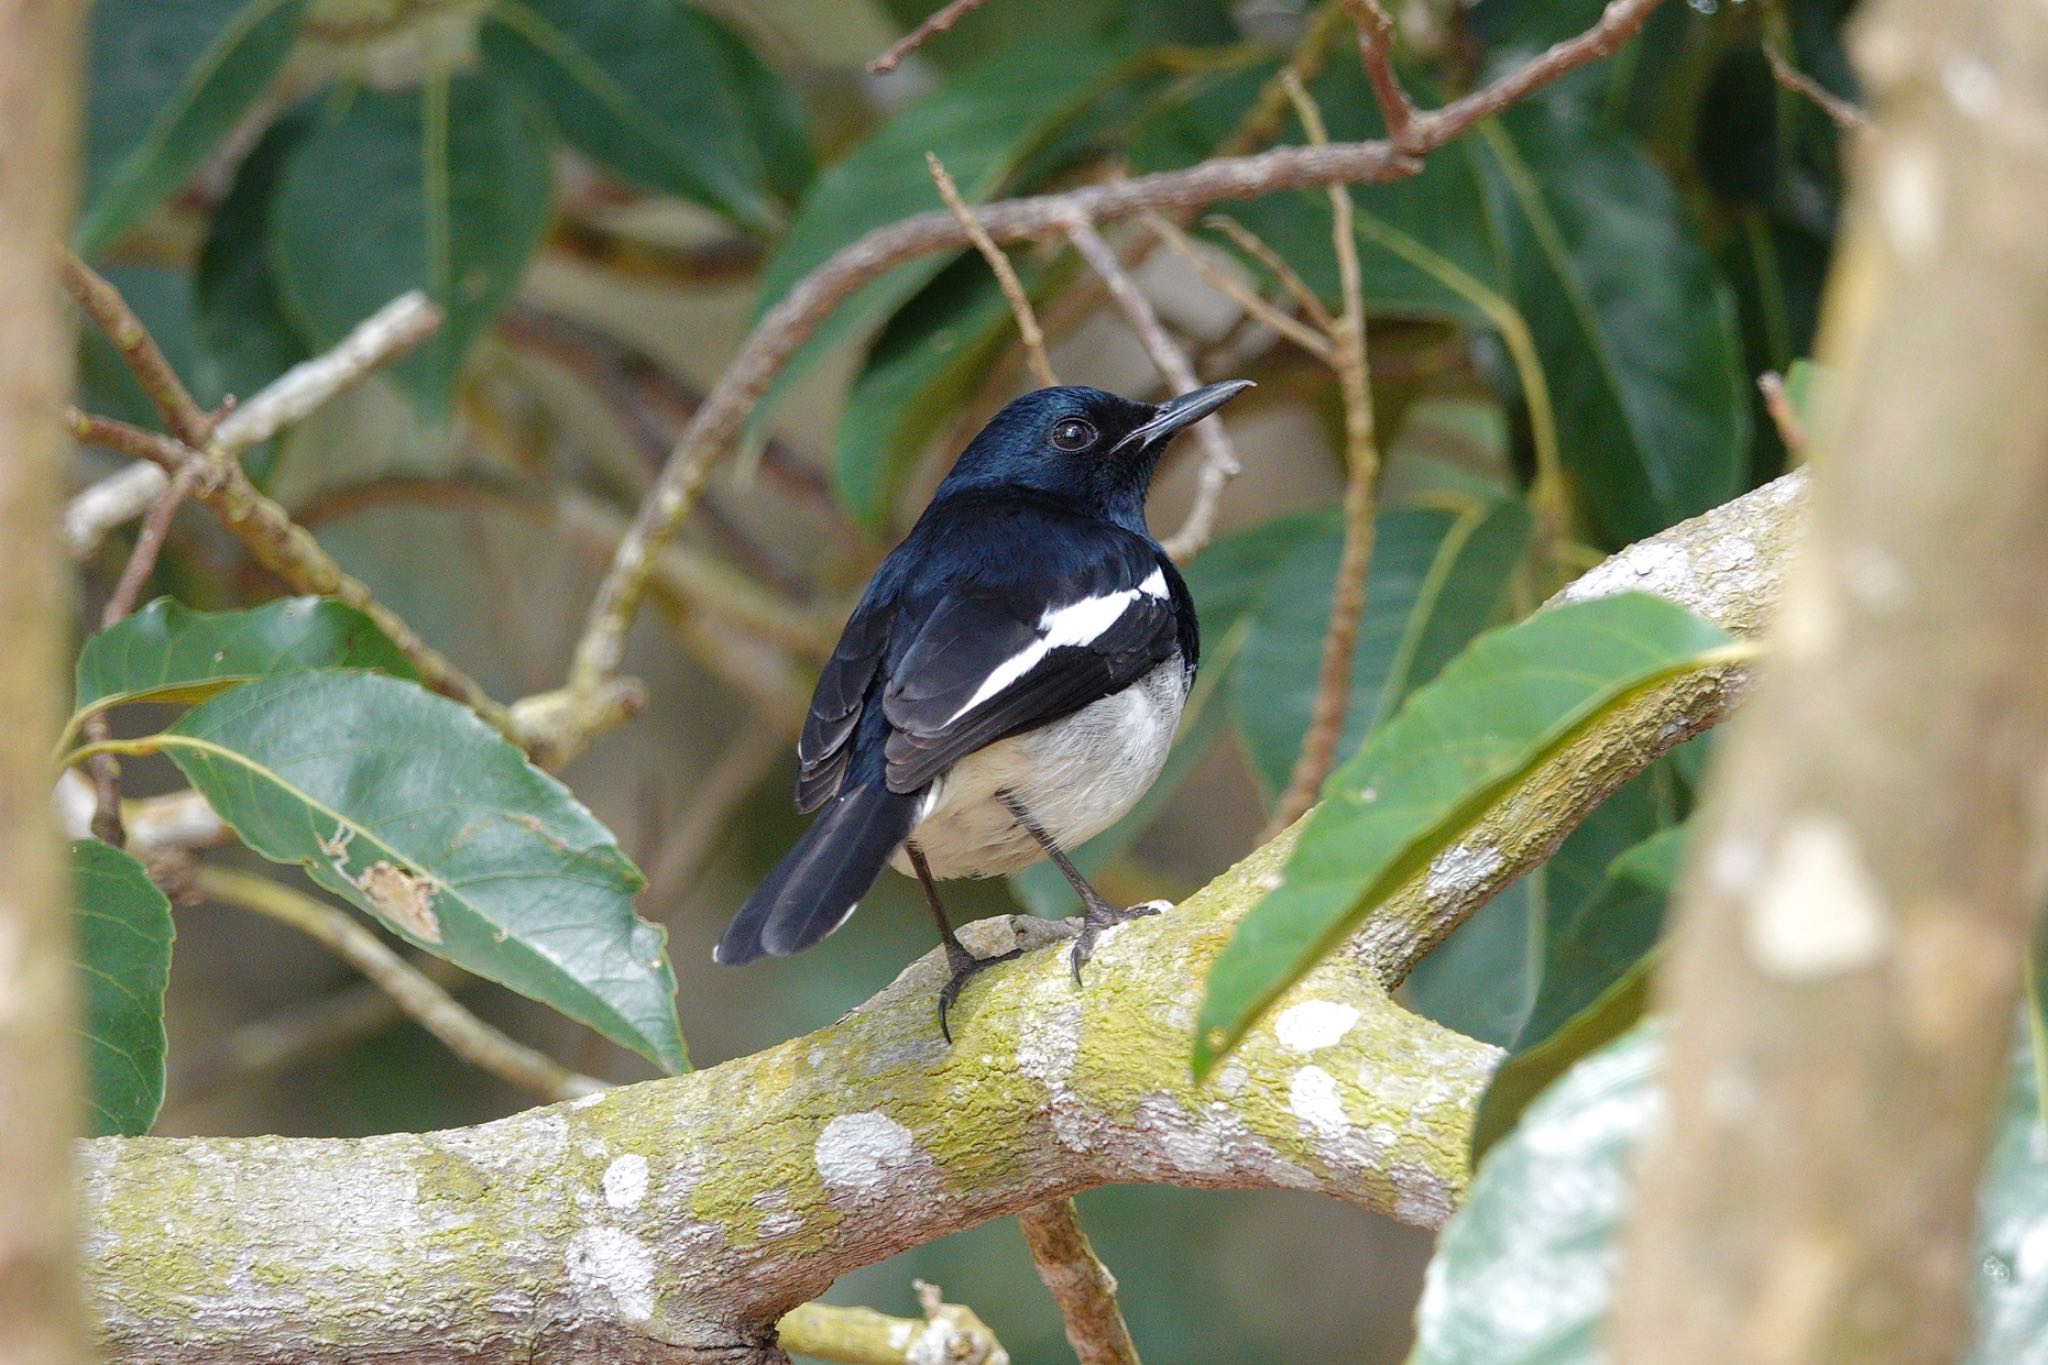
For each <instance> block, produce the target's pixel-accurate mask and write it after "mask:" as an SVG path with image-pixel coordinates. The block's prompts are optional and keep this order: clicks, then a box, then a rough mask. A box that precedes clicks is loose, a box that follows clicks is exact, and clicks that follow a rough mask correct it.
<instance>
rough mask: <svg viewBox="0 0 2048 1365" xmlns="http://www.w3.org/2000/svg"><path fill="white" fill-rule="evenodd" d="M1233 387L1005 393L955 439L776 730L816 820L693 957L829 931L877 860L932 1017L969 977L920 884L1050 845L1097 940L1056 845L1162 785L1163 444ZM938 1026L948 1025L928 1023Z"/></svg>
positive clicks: (1169, 630) (981, 961)
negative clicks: (796, 733) (895, 900)
mask: <svg viewBox="0 0 2048 1365" xmlns="http://www.w3.org/2000/svg"><path fill="white" fill-rule="evenodd" d="M1250 387H1251V385H1250V383H1249V382H1248V381H1246V380H1241V379H1240V380H1233V381H1231V382H1229V383H1224V384H1211V385H1209V386H1208V387H1206V388H1201V389H1196V390H1195V391H1194V392H1193V393H1187V394H1182V395H1181V396H1180V397H1178V398H1174V399H1170V400H1168V401H1167V402H1164V403H1159V404H1152V403H1140V402H1136V401H1133V400H1132V399H1128V398H1119V397H1118V396H1116V395H1115V394H1113V393H1105V392H1103V391H1102V390H1100V389H1089V388H1078V387H1060V388H1050V389H1040V390H1038V391H1037V392H1035V393H1028V394H1025V395H1024V396H1023V397H1021V398H1019V399H1017V400H1016V401H1014V402H1012V403H1011V404H1010V405H1009V406H1008V407H1006V408H1004V409H1003V410H1002V411H1001V412H999V413H997V414H996V416H995V418H994V420H992V421H991V422H990V423H989V424H988V425H987V426H986V427H984V428H982V430H981V433H980V434H979V435H977V436H976V437H975V438H974V440H973V441H972V442H971V443H970V444H969V445H968V447H967V449H966V450H965V451H964V452H962V454H961V456H960V458H959V460H958V462H957V463H955V465H954V466H953V469H952V472H951V473H949V474H948V475H947V476H946V478H945V481H944V482H942V483H941V484H940V485H939V487H938V491H937V492H936V493H935V494H934V495H933V497H932V501H931V505H930V506H929V507H927V508H926V509H925V512H924V515H923V516H922V517H920V518H918V521H917V525H916V526H914V527H913V528H912V529H911V532H910V534H909V536H908V537H906V538H905V539H904V541H903V543H902V544H901V545H898V546H897V547H896V549H895V550H894V551H892V552H891V553H890V555H889V557H888V558H887V559H885V560H883V561H882V566H881V568H879V569H877V570H876V571H875V576H874V578H873V580H871V581H870V582H869V584H868V587H867V591H866V593H865V594H863V595H862V597H861V600H860V604H859V605H858V606H857V607H855V608H854V612H853V616H852V619H850V620H849V621H848V622H847V623H846V629H845V631H844V632H843V633H842V634H841V636H840V638H839V645H838V647H837V648H836V649H835V650H834V651H833V653H832V658H831V660H830V661H829V662H827V663H826V665H825V669H824V673H823V675H822V676H821V677H820V678H819V679H818V689H817V692H816V694H815V695H814V696H813V697H812V699H811V711H810V716H809V717H808V718H807V719H806V720H805V722H804V727H803V734H802V737H801V738H800V739H799V740H798V742H797V758H798V761H799V764H800V768H799V771H798V774H797V783H796V804H797V809H798V810H801V811H805V812H810V811H817V810H821V809H822V812H823V813H822V814H820V815H819V817H818V819H817V820H816V821H815V822H814V823H813V824H812V825H811V827H810V828H809V829H808V830H806V831H805V832H804V834H803V836H802V837H801V838H800V839H798V840H797V843H796V846H795V847H794V848H792V849H791V850H790V851H789V852H788V853H787V854H786V855H784V857H783V859H782V861H781V862H779V863H777V864H776V865H775V870H774V871H772V872H770V873H769V874H768V877H767V880H765V881H763V882H762V883H761V885H760V886H759V887H757V888H756V889H755V891H754V893H753V895H751V896H749V897H748V898H747V901H746V903H745V904H744V905H742V906H741V907H740V909H739V913H738V914H736V915H734V916H733V920H732V923H731V924H730V925H729V926H727V928H726V931H725V935H724V937H723V938H721V939H720V940H719V943H718V949H717V951H716V953H715V954H714V956H715V958H716V960H717V961H719V962H722V963H742V962H751V961H753V960H754V959H755V958H758V957H761V956H762V955H764V954H770V955H775V956H782V955H785V954H788V953H794V952H798V951H800V950H802V949H804V948H808V947H810V946H811V945H812V944H813V943H816V942H817V941H818V940H819V939H821V938H823V937H825V935H827V934H829V933H831V932H832V931H833V930H834V929H837V928H838V927H839V926H840V925H841V924H844V923H845V922H846V919H847V917H848V916H849V915H851V914H852V913H853V912H854V909H855V907H856V906H857V905H858V904H859V903H860V898H861V897H862V896H864V895H866V894H867V891H868V888H869V887H870V886H872V885H873V884H874V880H875V877H876V876H877V875H878V874H879V873H880V872H881V870H882V864H883V863H890V864H892V865H893V866H894V867H895V868H896V869H897V870H898V871H900V872H906V873H911V874H914V875H915V876H916V877H917V879H918V881H919V882H920V883H921V884H922V886H923V888H924V894H925V899H926V901H927V902H928V903H929V904H930V906H931V910H932V915H933V918H935V919H936V920H937V921H938V927H939V936H940V938H941V939H942V940H943V942H944V944H945V948H946V959H947V962H948V964H949V965H950V966H951V967H952V969H953V975H952V978H951V979H950V980H949V981H948V982H947V983H946V986H945V989H944V990H942V991H941V992H940V994H939V1026H940V1028H941V1030H942V1031H943V1030H945V1028H946V1011H947V1008H948V1007H949V1006H950V1005H951V1004H952V1002H953V998H954V997H955V996H956V995H958V994H959V991H960V988H961V987H962V986H963V985H965V984H966V982H967V980H968V978H969V977H971V976H972V975H973V974H974V973H975V972H976V971H978V970H979V969H980V968H982V967H984V966H987V965H989V964H990V963H993V962H1000V961H1004V960H1006V959H1007V958H1011V957H1015V956H1016V955H1017V954H1016V953H1014V952H1011V953H1006V954H1003V955H1001V956H998V957H991V958H976V957H974V956H973V955H972V954H971V953H969V952H968V951H967V949H966V948H965V947H964V946H962V944H961V943H960V940H959V939H958V938H957V937H955V936H954V933H953V929H952V926H951V924H950V923H949V922H948V921H947V919H946V912H945V910H944V908H943V907H941V905H940V904H939V896H938V890H937V888H936V887H935V886H934V885H933V880H934V879H935V878H950V877H990V876H997V875H999V874H1002V873H1005V872H1014V871H1016V870H1017V869H1019V868H1021V867H1025V866H1027V865H1029V864H1031V863H1034V862H1036V861H1037V860H1038V859H1039V858H1040V857H1043V856H1049V857H1051V858H1052V859H1053V861H1054V862H1056V863H1057V864H1058V865H1059V868H1060V871H1061V872H1063V873H1065V874H1066V877H1067V880H1068V881H1069V882H1071V883H1073V886H1074V890H1075V891H1076V892H1077V893H1078V894H1079V895H1080V897H1081V902H1082V904H1083V905H1084V906H1085V907H1086V913H1085V915H1084V918H1083V922H1082V929H1081V935H1080V937H1079V939H1077V940H1076V942H1075V944H1074V955H1073V964H1074V973H1075V976H1076V979H1078V978H1079V975H1080V971H1081V964H1082V963H1083V962H1085V961H1087V958H1088V954H1089V951H1090V949H1091V948H1092V947H1093V945H1094V941H1095V936H1096V935H1097V934H1098V933H1100V932H1101V931H1102V930H1103V929H1104V928H1107V927H1108V926H1110V925H1112V924H1116V923H1119V922H1121V921H1122V920H1124V919H1128V918H1130V917H1132V916H1133V915H1134V914H1149V913H1152V912H1153V911H1154V910H1156V909H1157V908H1158V906H1157V905H1156V903H1155V904H1152V905H1146V906H1139V907H1135V908H1134V909H1132V910H1118V909H1117V908H1115V907H1113V906H1111V905H1110V904H1109V903H1108V902H1107V901H1105V900H1104V899H1103V898H1102V896H1101V895H1100V893H1098V892H1097V891H1096V890H1095V888H1094V887H1092V886H1090V885H1089V884H1088V881H1087V879H1086V878H1084V877H1083V876H1082V875H1081V874H1080V872H1079V871H1077V870H1076V869H1075V867H1074V865H1073V864H1072V863H1071V862H1070V861H1069V860H1068V859H1067V857H1066V854H1065V853H1064V852H1063V851H1062V850H1063V849H1066V848H1071V847H1073V846H1074V845H1076V844H1078V843H1080V842H1081V841H1082V840H1084V839H1087V838H1089V837H1091V836H1093V835H1095V834H1097V833H1099V832H1100V831H1102V830H1103V829H1106V828H1107V827H1108V826H1109V825H1110V824H1112V823H1113V822H1114V821H1115V820H1116V819H1117V818H1118V817H1119V816H1121V815H1123V813H1124V812H1125V811H1127V810H1129V809H1130V808H1131V806H1132V805H1133V804H1134V803H1136V801H1137V799H1138V797H1139V796H1140V795H1142V794H1143V793H1144V791H1145V789H1146V788H1147V787H1149V786H1151V785H1152V781H1153V779H1154V778H1156V777H1157V776H1158V775H1159V770H1160V767H1161V766H1162V765H1163V764H1164V763H1165V761H1166V752H1167V748H1168V746H1169V745H1170V744H1171V743H1172V740H1173V731H1174V726H1175V724H1176V723H1177V722H1178V721H1179V719H1180V710H1181V703H1182V702H1183V701H1184V700H1185V699H1186V697H1187V691H1188V686H1189V684H1190V683H1191V682H1192V680H1193V678H1194V675H1195V662H1196V658H1197V654H1198V650H1199V637H1198V635H1197V633H1196V629H1195V608H1194V603H1193V602H1192V601H1191V600H1190V599H1189V597H1188V590H1187V586H1186V585H1185V584H1184V583H1183V582H1182V581H1181V576H1180V574H1179V572H1178V571H1177V570H1176V569H1175V568H1174V566H1173V562H1172V561H1171V560H1170V559H1168V558H1167V556H1166V552H1165V551H1164V550H1163V549H1161V548H1160V546H1159V542H1158V541H1156V540H1154V539H1153V538H1152V535H1151V533H1150V532H1149V531H1147V530H1146V528H1145V494H1146V491H1147V490H1148V489H1149V487H1150V486H1151V482H1152V471H1153V470H1154V469H1155V468H1157V466H1158V464H1159V457H1160V455H1161V454H1163V453H1164V451H1165V449H1166V447H1167V445H1168V443H1169V442H1171V441H1172V439H1173V437H1174V434H1175V433H1177V432H1179V431H1181V430H1182V429H1183V428H1185V427H1187V426H1189V425H1190V424H1192V423H1194V422H1197V421H1200V420H1201V419H1202V418H1204V417H1206V416H1208V415H1209V414H1210V413H1212V412H1214V411H1216V409H1218V408H1220V407H1222V406H1223V405H1224V404H1225V403H1227V402H1229V401H1230V400H1231V399H1232V398H1234V397H1236V396H1237V395H1238V394H1239V393H1241V392H1243V391H1244V390H1245V389H1247V388H1250ZM948 1036H949V1037H950V1036H951V1035H950V1033H949V1034H948Z"/></svg>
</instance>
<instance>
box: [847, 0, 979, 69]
mask: <svg viewBox="0 0 2048 1365" xmlns="http://www.w3.org/2000/svg"><path fill="white" fill-rule="evenodd" d="M986 3H987V0H948V3H946V4H944V5H941V6H939V8H937V9H936V10H933V11H932V13H931V14H930V15H929V16H928V17H927V18H926V19H925V21H924V22H923V23H921V24H919V25H918V26H917V27H916V28H914V29H912V30H910V32H908V33H906V34H904V35H903V36H902V37H901V38H899V39H897V40H896V42H895V43H894V44H893V45H892V46H891V47H890V48H889V50H888V51H887V52H884V53H883V54H882V55H881V56H879V57H877V58H875V59H874V60H873V61H871V62H869V63H868V70H870V71H872V72H874V73H875V74H876V75H877V76H880V75H883V74H884V73H886V72H890V71H894V70H895V69H896V66H897V64H898V63H899V62H901V61H902V60H903V59H904V58H905V57H908V56H909V55H910V54H911V53H913V52H915V51H917V50H918V49H919V48H920V47H923V46H924V45H925V44H926V43H928V42H930V41H931V40H932V38H933V37H935V36H936V35H938V34H941V33H944V32H945V31H946V30H947V29H949V28H951V27H953V25H955V24H957V23H959V22H960V20H961V18H962V17H963V16H964V15H966V14H968V13H969V12H970V11H973V10H977V9H980V8H981V7H982V5H984V4H986Z"/></svg>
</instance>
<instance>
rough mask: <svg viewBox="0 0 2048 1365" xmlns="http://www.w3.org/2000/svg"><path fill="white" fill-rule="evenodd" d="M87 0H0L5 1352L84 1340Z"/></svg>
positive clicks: (50, 1350)
mask: <svg viewBox="0 0 2048 1365" xmlns="http://www.w3.org/2000/svg"><path fill="white" fill-rule="evenodd" d="M78 15H79V7H78V6H75V5H67V4H39V3H36V2H35V0H0V545H4V546H5V547H6V549H7V563H6V565H5V566H4V568H0V717H4V718H5V723H4V724H0V1115H4V1116H5V1120H4V1121H0V1361H24V1362H26V1361H36V1362H44V1361H49V1362H57V1363H58V1365H63V1363H64V1362H69V1361H83V1360H85V1359H86V1358H87V1348H88V1342H89V1340H90V1337H89V1333H88V1331H87V1328H86V1321H85V1316H84V1312H83V1307H82V1303H81V1299H80V1296H79V1292H78V1283H77V1271H76V1268H75V1264H74V1260H75V1241H74V1233H73V1224H72V1213H73V1200H72V1181H71V1178H70V1169H71V1142H72V1138H73V1137H74V1135H75V1134H76V1133H77V1131H78V1121H79V1115H80V1114H81V1113H83V1105H82V1103H81V1101H80V1094H79V1071H80V1065H81V1063H82V1060H83V1058H82V1057H81V1055H80V1050H79V1047H78V1037H77V1031H76V1029H77V1023H76V1021H77V1012H78V1000H77V987H76V982H75V981H74V979H73V974H72V972H73V969H72V966H71V963H70V960H69V959H70V939H71V932H70V915H69V904H70V897H69V895H68V893H67V891H66V887H65V880H66V872H65V868H64V864H63V861H62V858H63V853H62V848H61V846H60V845H59V843H58V839H57V830H56V827H55V821H54V819H53V817H52V814H51V812H50V808H49V785H50V771H49V748H50V745H51V744H53V743H55V741H56V735H57V727H58V725H59V724H60V721H61V713H60V712H59V710H58V706H59V702H60V699H61V698H62V697H63V696H64V695H65V688H64V666H63V658H62V655H63V650H64V645H65V640H66V636H67V634H68V631H69V625H70V622H69V617H68V613H67V612H66V610H65V607H66V604H67V603H68V602H69V600H70V585H69V583H68V582H67V581H66V572H65V557H64V554H63V551H62V549H61V548H60V546H59V545H58V542H57V516H58V512H59V510H60V508H61V507H62V502H61V499H60V496H59V495H60V493H61V490H62V482H61V480H62V470H63V459H64V455H65V444H64V441H63V439H62V436H61V434H60V432H61V428H60V427H59V424H58V413H59V412H60V411H61V410H62V405H63V403H64V400H65V398H66V397H67V396H68V391H69V389H70V385H71V328H70V325H69V323H68V320H67V319H66V317H65V314H64V311H63V302H62V297H61V295H60V294H59V292H58V289H57V259H58V252H57V242H58V241H59V239H60V238H61V237H62V235H63V234H64V232H65V231H66V230H67V229H68V228H69V226H70V211H71V201H72V163H73V147H74V144H75V141H76V131H77V129H76V122H77V109H76V104H75V101H76V99H77V93H78V91H77V86H78V74H77V57H78Z"/></svg>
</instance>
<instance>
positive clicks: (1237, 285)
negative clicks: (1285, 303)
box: [1143, 213, 1332, 364]
mask: <svg viewBox="0 0 2048 1365" xmlns="http://www.w3.org/2000/svg"><path fill="white" fill-rule="evenodd" d="M1143 221H1144V224H1145V226H1146V227H1147V228H1149V229H1151V231H1152V234H1153V235H1154V236H1156V237H1157V238H1159V240H1160V241H1161V242H1163V243H1165V244H1166V248H1167V249H1168V250H1169V251H1171V252H1173V254H1174V255H1176V256H1178V257H1180V259H1181V260H1183V261H1185V262H1187V263H1188V265H1189V266H1190V267H1191V268H1193V270H1194V272H1195V273H1196V274H1197V275H1200V276H1201V277H1202V282H1203V283H1204V284H1206V285H1208V286H1209V287H1210V288H1211V289H1214V290H1215V291H1216V292H1217V293H1219V294H1221V295H1222V296H1223V297H1224V298H1226V299H1229V300H1230V301H1231V302H1232V303H1234V304H1236V305H1237V306H1238V307H1239V308H1240V309H1242V310H1243V311H1244V314H1245V316H1246V317H1248V318H1252V319H1254V320H1256V321H1258V322H1262V323H1264V324H1265V325H1266V326H1268V327H1270V328H1272V329H1273V330H1274V331H1275V332H1277V333H1279V334H1280V335H1281V336H1283V337H1286V338H1287V339H1288V340H1289V341H1291V342H1293V343H1294V344H1295V345H1297V346H1299V347H1301V349H1302V350H1304V351H1307V352H1308V353H1309V354H1310V355H1312V356H1314V357H1315V358H1316V359H1318V360H1320V361H1322V362H1324V363H1325V364H1328V363H1329V361H1330V359H1331V355H1332V352H1331V350H1330V339H1329V338H1328V337H1327V336H1324V335H1323V334H1322V333H1320V332H1317V331H1315V330H1314V329H1313V328H1310V327H1306V326H1304V325H1303V324H1302V322H1301V320H1300V319H1299V318H1296V317H1294V316H1292V315H1291V314H1289V313H1286V312H1284V311H1282V310H1281V309H1280V308H1277V307H1275V306H1274V304H1273V303H1272V301H1271V300H1269V299H1267V298H1266V296H1265V295H1263V294H1261V293H1259V291H1258V290H1256V289H1253V288H1252V287H1251V286H1249V285H1247V284H1246V283H1245V282H1244V281H1243V280H1240V279H1239V278H1238V277H1237V276H1235V275H1233V274H1231V273H1230V272H1229V271H1227V270H1225V269H1223V268H1222V267H1221V266H1219V265H1217V264H1216V262H1215V261H1213V260H1211V259H1210V258H1209V257H1208V256H1206V255H1204V254H1203V252H1202V249H1201V248H1200V247H1198V246H1196V245H1195V243H1194V241H1193V239H1192V238H1190V237H1189V236H1188V235H1187V234H1186V233H1185V232H1182V231H1181V230H1180V229H1179V228H1178V227H1176V226H1174V224H1173V223H1172V222H1171V221H1170V220H1168V219H1167V217H1166V216H1165V215H1164V214H1160V213H1147V214H1145V215H1144V218H1143Z"/></svg>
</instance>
